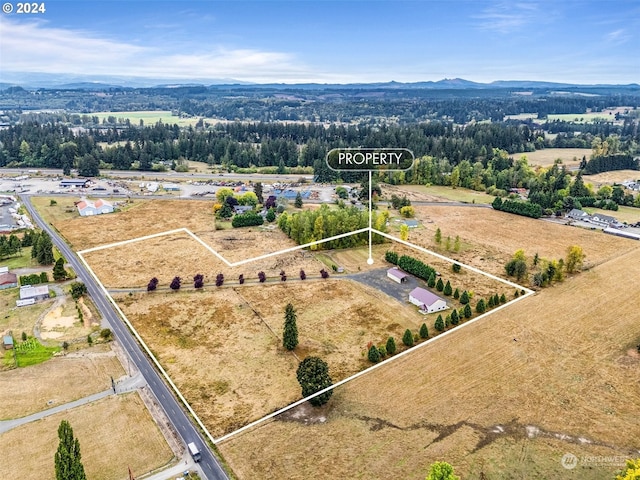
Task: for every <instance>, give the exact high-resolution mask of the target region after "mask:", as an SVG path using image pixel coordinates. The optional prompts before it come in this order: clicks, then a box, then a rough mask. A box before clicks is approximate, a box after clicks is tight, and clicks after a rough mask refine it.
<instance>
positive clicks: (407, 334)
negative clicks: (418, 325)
mask: <svg viewBox="0 0 640 480" xmlns="http://www.w3.org/2000/svg"><path fill="white" fill-rule="evenodd" d="M402 343H404V344H405V345H406V346H407V347H413V334H412V333H411V330H409V329H408V328H407V329H406V330H405V331H404V335H403V336H402Z"/></svg>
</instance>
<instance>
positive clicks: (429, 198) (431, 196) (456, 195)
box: [382, 185, 495, 204]
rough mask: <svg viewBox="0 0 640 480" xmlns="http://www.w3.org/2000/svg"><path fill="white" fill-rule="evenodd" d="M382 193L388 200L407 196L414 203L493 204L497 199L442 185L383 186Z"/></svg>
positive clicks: (481, 193) (465, 189)
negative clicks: (393, 195)
mask: <svg viewBox="0 0 640 480" xmlns="http://www.w3.org/2000/svg"><path fill="white" fill-rule="evenodd" d="M382 193H383V195H385V196H386V197H387V198H389V199H390V198H391V195H392V194H395V195H398V196H400V197H401V196H406V197H407V198H408V199H409V200H411V201H412V202H465V203H486V204H490V203H491V202H493V200H494V199H495V197H494V196H493V195H488V194H486V193H484V192H477V191H475V190H469V189H467V188H460V187H458V188H451V187H444V186H440V185H430V186H425V185H400V186H398V185H382Z"/></svg>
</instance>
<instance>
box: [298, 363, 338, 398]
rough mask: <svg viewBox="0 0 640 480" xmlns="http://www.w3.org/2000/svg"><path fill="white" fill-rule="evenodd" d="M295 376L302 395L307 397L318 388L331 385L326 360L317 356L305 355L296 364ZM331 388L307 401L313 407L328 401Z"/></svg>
mask: <svg viewBox="0 0 640 480" xmlns="http://www.w3.org/2000/svg"><path fill="white" fill-rule="evenodd" d="M296 378H297V379H298V383H299V384H300V387H302V396H303V397H308V396H309V395H313V394H314V393H316V392H319V391H320V390H324V389H325V388H327V387H330V386H331V385H333V382H332V381H331V377H330V376H329V366H328V365H327V362H325V361H324V360H322V359H321V358H318V357H307V358H305V359H304V360H303V361H302V362H300V364H299V365H298V370H297V371H296ZM332 394H333V390H329V391H327V392H325V393H323V394H322V395H318V396H317V397H314V398H312V399H311V400H309V403H311V405H313V406H314V407H319V406H321V405H324V404H325V403H327V402H328V401H329V399H330V398H331V395H332Z"/></svg>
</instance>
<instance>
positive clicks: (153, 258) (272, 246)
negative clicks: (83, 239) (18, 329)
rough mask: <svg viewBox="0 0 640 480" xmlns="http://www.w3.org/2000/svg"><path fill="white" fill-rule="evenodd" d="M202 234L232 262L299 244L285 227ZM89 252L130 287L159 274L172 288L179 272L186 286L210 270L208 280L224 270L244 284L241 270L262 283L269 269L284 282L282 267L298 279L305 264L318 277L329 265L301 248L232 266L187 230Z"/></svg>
mask: <svg viewBox="0 0 640 480" xmlns="http://www.w3.org/2000/svg"><path fill="white" fill-rule="evenodd" d="M201 238H202V240H204V241H205V242H207V244H209V245H211V246H212V247H213V248H219V249H220V250H218V252H219V253H220V254H221V255H223V256H224V257H225V258H227V259H228V260H230V261H239V260H244V259H248V258H251V257H252V256H253V257H255V256H258V255H261V254H265V253H271V252H275V251H278V250H281V249H283V248H286V247H290V246H293V245H294V244H293V242H292V241H291V240H289V239H288V238H286V237H285V235H284V234H283V233H282V232H280V231H277V230H274V231H270V230H268V231H262V230H261V229H259V228H244V229H242V231H238V230H236V229H234V230H231V231H226V230H222V231H216V232H214V233H212V234H211V235H208V236H207V235H203V236H202V237H201ZM226 239H228V240H226ZM285 242H287V243H285ZM84 257H85V259H86V260H87V262H88V263H89V265H90V266H91V268H92V269H93V270H94V271H95V273H96V274H97V275H98V277H99V278H100V280H101V281H102V282H103V284H104V285H105V286H106V287H107V288H125V289H126V288H141V287H146V286H147V284H148V283H149V280H150V279H151V278H152V277H156V278H158V280H159V281H160V284H159V287H164V288H167V287H168V286H169V284H170V283H171V280H172V279H173V278H174V277H175V276H179V277H180V278H181V279H182V281H183V285H185V286H186V285H193V277H194V275H196V274H198V273H200V274H202V275H204V281H205V283H207V284H211V283H214V282H215V280H216V276H217V274H219V273H222V274H223V275H224V278H225V282H227V283H229V282H233V283H234V284H238V277H239V275H240V274H242V275H244V277H245V279H246V281H247V283H252V282H257V280H258V276H257V275H258V272H260V271H264V273H265V274H266V275H267V279H268V280H277V281H280V276H279V274H280V272H281V271H282V270H284V271H285V273H286V274H287V275H288V277H289V278H290V279H294V278H298V275H299V272H300V270H301V269H303V270H305V272H306V273H307V274H308V276H309V277H312V276H316V277H317V276H319V272H320V270H321V269H322V268H326V267H325V266H324V265H323V264H322V263H320V262H318V261H317V260H315V259H314V257H313V255H312V254H311V253H309V252H305V251H301V250H298V251H295V252H291V253H287V254H283V255H278V256H275V257H268V258H265V259H262V260H257V261H254V262H250V263H248V264H246V265H239V266H236V267H229V266H227V265H226V264H225V263H224V262H222V261H221V260H219V259H218V258H217V257H216V256H215V255H214V254H213V253H212V252H211V251H209V250H208V249H207V248H205V247H204V246H203V245H202V244H200V243H199V242H197V241H196V240H195V239H194V238H193V237H191V236H190V235H188V234H186V233H184V232H179V233H174V234H171V235H164V236H161V237H156V238H152V239H147V240H143V241H140V242H135V243H129V244H127V245H122V246H118V247H113V248H108V249H104V250H97V251H93V252H88V253H86V254H84Z"/></svg>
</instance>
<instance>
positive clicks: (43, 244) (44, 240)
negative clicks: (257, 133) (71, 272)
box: [36, 232, 53, 265]
mask: <svg viewBox="0 0 640 480" xmlns="http://www.w3.org/2000/svg"><path fill="white" fill-rule="evenodd" d="M37 248H38V251H37V257H36V260H38V263H39V264H40V265H51V264H52V263H53V243H51V237H50V236H49V234H48V233H47V232H42V233H41V234H40V235H39V237H38V246H37Z"/></svg>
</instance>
